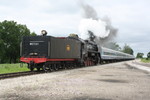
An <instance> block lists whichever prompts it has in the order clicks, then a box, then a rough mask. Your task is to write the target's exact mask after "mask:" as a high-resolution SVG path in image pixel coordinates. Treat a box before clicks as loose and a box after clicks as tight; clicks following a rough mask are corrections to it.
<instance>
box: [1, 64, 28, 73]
mask: <svg viewBox="0 0 150 100" xmlns="http://www.w3.org/2000/svg"><path fill="white" fill-rule="evenodd" d="M23 71H29V69H28V68H27V65H26V64H23V67H20V63H17V64H0V74H4V73H13V72H23Z"/></svg>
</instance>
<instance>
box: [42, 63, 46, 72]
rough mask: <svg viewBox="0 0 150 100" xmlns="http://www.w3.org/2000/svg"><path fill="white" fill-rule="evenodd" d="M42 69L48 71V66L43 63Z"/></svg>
mask: <svg viewBox="0 0 150 100" xmlns="http://www.w3.org/2000/svg"><path fill="white" fill-rule="evenodd" d="M42 69H43V71H44V72H47V68H46V66H45V64H43V66H42Z"/></svg>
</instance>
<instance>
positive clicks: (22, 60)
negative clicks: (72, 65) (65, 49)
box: [20, 57, 75, 64]
mask: <svg viewBox="0 0 150 100" xmlns="http://www.w3.org/2000/svg"><path fill="white" fill-rule="evenodd" d="M20 61H21V62H25V63H30V61H33V62H34V63H37V64H38V63H44V62H47V61H75V59H47V58H25V57H21V58H20Z"/></svg>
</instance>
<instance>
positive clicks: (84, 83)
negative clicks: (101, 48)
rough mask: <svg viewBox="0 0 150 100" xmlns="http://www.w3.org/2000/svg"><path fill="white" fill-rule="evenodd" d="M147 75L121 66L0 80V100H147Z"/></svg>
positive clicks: (149, 95) (149, 87)
mask: <svg viewBox="0 0 150 100" xmlns="http://www.w3.org/2000/svg"><path fill="white" fill-rule="evenodd" d="M149 83H150V73H146V72H143V71H141V70H138V69H135V68H132V67H129V66H127V65H125V63H124V62H121V63H111V64H105V65H98V66H92V67H85V68H78V69H72V70H63V71H57V72H51V73H45V74H38V75H33V76H24V77H18V78H12V79H5V80H0V100H150V85H149Z"/></svg>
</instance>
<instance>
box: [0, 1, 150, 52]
mask: <svg viewBox="0 0 150 100" xmlns="http://www.w3.org/2000/svg"><path fill="white" fill-rule="evenodd" d="M79 1H80V0H0V21H1V22H2V21H4V20H14V21H16V22H18V24H25V25H27V27H28V28H29V29H30V30H31V31H32V32H33V31H34V32H36V33H37V34H40V31H41V30H42V29H45V30H47V32H48V35H52V36H68V35H69V34H70V33H79V31H78V26H79V23H80V21H81V19H82V18H83V16H82V10H81V7H80V6H79ZM84 2H85V3H87V4H89V5H90V6H92V7H93V8H94V9H95V10H96V11H97V13H98V16H99V17H100V18H103V17H105V16H108V17H109V18H110V19H111V22H112V26H114V27H115V28H117V29H118V30H119V31H118V35H117V37H116V40H115V41H116V42H117V43H118V44H119V45H120V46H123V45H124V44H125V43H126V44H128V45H130V46H131V48H133V50H134V52H135V55H136V53H137V52H143V53H145V55H146V54H147V53H148V52H149V51H150V13H149V12H150V11H149V10H150V6H149V4H150V0H84Z"/></svg>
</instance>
